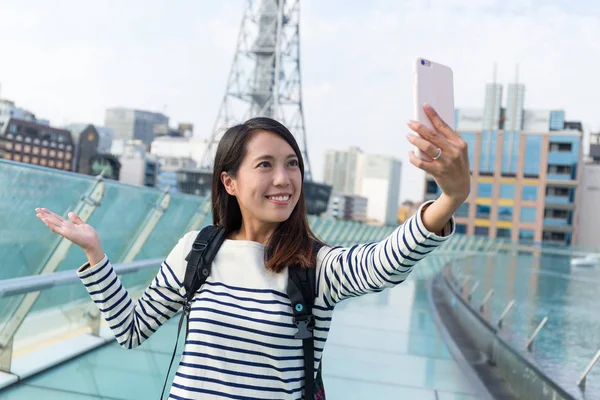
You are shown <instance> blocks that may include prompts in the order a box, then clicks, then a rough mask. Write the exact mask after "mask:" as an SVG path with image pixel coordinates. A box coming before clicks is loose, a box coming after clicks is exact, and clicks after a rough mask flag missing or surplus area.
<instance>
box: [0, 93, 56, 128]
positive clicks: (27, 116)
mask: <svg viewBox="0 0 600 400" xmlns="http://www.w3.org/2000/svg"><path fill="white" fill-rule="evenodd" d="M10 118H15V119H20V120H22V121H31V122H38V123H40V124H42V125H49V123H48V121H45V120H44V121H38V120H37V118H36V117H35V114H34V113H32V112H31V111H27V110H25V109H24V108H20V107H17V106H16V105H15V103H14V102H13V101H10V100H6V99H0V120H4V121H6V120H7V119H10ZM0 129H2V126H1V125H0Z"/></svg>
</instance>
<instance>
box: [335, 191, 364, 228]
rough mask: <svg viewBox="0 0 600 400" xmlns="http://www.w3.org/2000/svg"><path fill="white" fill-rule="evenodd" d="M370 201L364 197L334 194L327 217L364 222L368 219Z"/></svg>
mask: <svg viewBox="0 0 600 400" xmlns="http://www.w3.org/2000/svg"><path fill="white" fill-rule="evenodd" d="M367 203H368V199H367V198H365V197H362V196H355V195H345V194H340V193H334V194H332V195H331V196H330V198H329V206H328V208H327V213H326V217H327V218H335V219H343V220H347V221H359V222H364V221H366V219H367Z"/></svg>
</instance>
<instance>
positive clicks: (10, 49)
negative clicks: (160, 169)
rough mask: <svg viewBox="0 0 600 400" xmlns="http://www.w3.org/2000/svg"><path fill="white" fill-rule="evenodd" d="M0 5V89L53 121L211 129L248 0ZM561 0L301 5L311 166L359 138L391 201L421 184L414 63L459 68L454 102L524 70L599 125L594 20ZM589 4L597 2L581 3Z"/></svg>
mask: <svg viewBox="0 0 600 400" xmlns="http://www.w3.org/2000/svg"><path fill="white" fill-rule="evenodd" d="M6 3H7V2H0V15H2V16H3V23H2V24H0V49H1V53H0V54H2V55H1V56H0V57H1V61H0V82H1V83H2V95H3V96H5V97H8V98H11V99H13V100H15V101H17V103H18V104H19V105H21V106H23V107H26V108H30V109H32V110H33V111H35V112H36V113H37V114H38V115H39V116H40V117H42V118H49V119H51V120H52V122H53V123H55V124H61V123H64V122H67V121H68V122H71V121H89V122H96V123H102V122H103V119H104V109H105V108H107V107H111V106H117V105H124V106H129V107H141V108H147V109H151V110H162V109H163V106H166V110H167V113H168V114H169V115H170V116H171V118H172V120H173V121H176V122H178V121H191V122H194V123H195V124H196V131H197V134H199V135H202V136H205V135H207V134H208V132H209V131H210V129H212V125H213V123H214V120H215V119H216V116H217V111H218V108H219V105H220V101H221V99H222V96H223V94H224V90H225V84H226V80H227V76H228V74H229V68H230V63H231V61H232V59H233V53H234V50H235V49H234V47H235V43H236V38H237V34H238V29H239V23H240V18H241V15H242V11H243V6H244V4H245V2H242V1H237V2H195V1H189V2H176V3H173V2H156V1H154V2H147V1H146V2H143V1H141V0H140V1H131V2H125V3H123V2H117V1H107V2H101V3H93V6H92V5H91V4H92V3H89V2H85V4H83V2H77V1H65V2H61V3H60V4H58V5H57V4H55V3H53V2H44V1H41V0H38V1H29V2H27V3H28V4H24V3H25V2H23V3H13V4H12V5H10V6H9V5H8V4H6ZM557 3H558V0H556V1H553V2H552V4H555V5H552V4H551V2H550V0H545V4H550V5H543V4H541V3H539V2H533V1H528V2H522V1H516V0H510V1H504V2H501V1H499V0H485V1H475V0H456V1H443V0H430V1H428V2H426V1H420V0H414V1H405V2H398V1H395V0H394V1H392V0H390V1H383V0H382V1H375V2H371V3H369V4H368V5H367V3H365V2H347V1H341V0H339V1H333V0H331V1H327V2H323V1H320V0H319V1H317V0H306V1H303V2H302V7H303V8H302V17H301V18H302V27H301V35H302V38H301V43H302V69H303V77H302V78H303V83H304V107H305V118H306V126H307V129H308V135H309V137H308V143H309V150H310V153H311V160H312V164H313V169H314V170H315V174H314V175H315V176H316V177H317V178H320V177H322V169H323V165H322V164H323V162H324V152H325V149H327V148H345V147H348V146H350V145H355V146H359V147H361V148H363V149H364V150H365V151H369V152H374V153H384V154H390V155H394V156H396V157H398V158H400V159H402V160H403V161H404V167H403V177H402V178H403V182H402V189H401V197H402V199H404V198H412V199H417V198H419V197H420V196H421V195H422V191H423V180H422V174H420V173H419V172H418V171H417V170H416V168H415V167H413V166H412V165H410V163H409V162H408V158H407V156H406V155H407V152H408V151H409V149H410V146H409V145H408V143H407V142H406V140H405V139H404V135H405V133H406V132H407V131H408V129H407V127H406V126H405V124H404V122H405V121H406V120H407V119H409V118H410V117H411V112H410V110H411V103H412V100H411V97H412V93H411V84H412V82H411V78H412V66H411V65H412V61H413V60H414V59H415V58H416V57H418V56H425V57H428V58H431V59H433V60H437V61H439V62H443V63H446V64H448V65H450V66H451V67H452V68H453V69H454V72H455V88H456V94H455V97H456V104H457V106H458V107H461V106H462V107H469V106H475V107H478V106H481V105H482V104H483V94H484V86H485V83H487V82H489V81H491V79H492V71H493V64H494V63H495V62H497V63H498V66H499V68H498V80H499V82H501V83H508V82H510V81H512V80H513V78H514V69H515V65H516V64H517V63H518V64H519V66H520V80H521V81H522V82H524V83H525V84H526V86H527V89H526V97H525V101H526V106H527V107H530V108H551V109H552V108H562V109H565V110H566V112H567V117H568V118H569V119H574V120H582V121H583V122H584V124H585V126H586V128H588V129H595V130H598V129H600V115H599V113H598V112H597V108H598V104H599V102H598V100H597V93H598V92H599V90H598V89H600V81H599V79H598V77H597V76H598V74H597V66H598V65H600V41H598V40H597V38H598V37H600V20H599V18H598V16H597V14H595V13H593V12H587V13H586V9H584V7H585V6H584V5H582V4H579V5H578V8H577V10H578V12H577V13H575V12H574V11H569V12H567V11H565V10H564V9H563V8H559V7H557V6H556V4H557ZM588 7H589V8H590V10H591V9H592V8H593V7H596V6H595V5H593V4H591V3H590V4H589V6H588Z"/></svg>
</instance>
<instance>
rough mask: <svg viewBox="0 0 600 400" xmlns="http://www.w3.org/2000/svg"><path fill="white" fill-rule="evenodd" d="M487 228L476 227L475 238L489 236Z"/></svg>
mask: <svg viewBox="0 0 600 400" xmlns="http://www.w3.org/2000/svg"><path fill="white" fill-rule="evenodd" d="M489 232H490V230H489V228H488V227H487V226H476V227H475V236H489Z"/></svg>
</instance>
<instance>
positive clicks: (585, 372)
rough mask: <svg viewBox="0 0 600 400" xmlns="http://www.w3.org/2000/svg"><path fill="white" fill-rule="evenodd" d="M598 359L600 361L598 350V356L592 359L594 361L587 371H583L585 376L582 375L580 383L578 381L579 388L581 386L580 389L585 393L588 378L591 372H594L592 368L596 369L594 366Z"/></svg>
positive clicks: (599, 351)
mask: <svg viewBox="0 0 600 400" xmlns="http://www.w3.org/2000/svg"><path fill="white" fill-rule="evenodd" d="M598 359H600V350H598V351H597V352H596V355H595V356H594V358H592V361H591V362H590V363H589V364H588V366H587V367H586V368H585V371H583V374H581V377H580V378H579V381H577V386H579V388H580V389H581V391H582V392H585V383H586V380H587V376H588V374H589V373H590V371H591V370H592V368H593V367H594V364H596V361H598Z"/></svg>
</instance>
